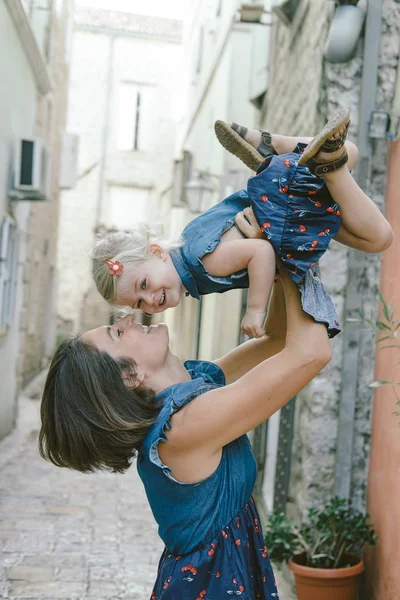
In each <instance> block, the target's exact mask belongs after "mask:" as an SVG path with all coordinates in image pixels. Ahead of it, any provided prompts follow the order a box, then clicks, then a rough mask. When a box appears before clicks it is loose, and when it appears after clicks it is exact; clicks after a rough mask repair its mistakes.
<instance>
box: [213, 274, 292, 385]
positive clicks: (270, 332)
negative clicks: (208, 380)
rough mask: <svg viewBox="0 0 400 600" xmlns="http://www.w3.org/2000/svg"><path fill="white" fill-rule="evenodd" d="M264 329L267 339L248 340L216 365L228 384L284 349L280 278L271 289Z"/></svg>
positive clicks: (284, 332) (282, 292)
mask: <svg viewBox="0 0 400 600" xmlns="http://www.w3.org/2000/svg"><path fill="white" fill-rule="evenodd" d="M264 328H265V336H264V337H262V338H258V339H252V340H249V341H247V342H245V343H244V344H241V345H240V346H238V347H237V348H234V349H233V350H231V351H230V352H228V354H225V356H222V357H221V358H219V359H218V360H216V361H214V362H215V363H216V364H217V365H218V366H219V367H221V369H222V370H223V372H224V374H225V379H226V383H228V384H229V383H233V382H234V381H236V380H237V379H239V377H242V375H244V374H245V373H247V372H248V371H250V370H251V369H253V368H254V367H256V366H257V365H258V364H260V363H261V362H263V361H264V360H266V359H267V358H270V357H271V356H274V355H275V354H278V352H280V351H281V350H283V348H284V347H285V339H286V304H285V294H284V291H283V286H282V281H281V280H280V278H278V280H277V281H276V283H275V285H274V287H273V289H272V294H271V300H270V302H269V306H268V314H267V319H266V322H265V326H264Z"/></svg>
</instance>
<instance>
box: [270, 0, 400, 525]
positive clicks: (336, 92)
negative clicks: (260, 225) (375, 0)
mask: <svg viewBox="0 0 400 600" xmlns="http://www.w3.org/2000/svg"><path fill="white" fill-rule="evenodd" d="M366 5H367V2H366V1H365V0H361V1H360V2H359V6H361V7H364V8H365V7H366ZM333 14H334V5H333V3H328V2H325V1H324V0H308V1H307V0H303V2H301V3H300V6H299V8H298V11H297V14H296V16H295V19H294V22H293V24H292V26H291V27H286V26H285V25H283V24H281V23H275V25H274V27H273V36H272V37H273V45H272V49H271V57H272V60H271V67H270V84H269V89H268V96H267V101H266V104H265V107H264V111H263V119H262V125H263V126H266V128H268V129H269V130H272V131H274V132H279V133H284V134H289V135H313V134H314V133H315V132H316V131H317V130H318V129H319V128H320V126H321V125H322V124H323V122H324V121H325V120H326V117H327V116H328V115H329V114H331V113H332V112H333V111H334V110H336V109H337V108H338V107H339V106H345V107H348V108H350V110H351V119H352V123H351V129H350V139H352V140H353V141H357V131H358V125H359V103H360V90H361V87H360V86H361V76H362V66H363V40H360V43H359V47H358V50H357V54H356V56H355V58H354V59H353V60H351V61H349V62H348V63H344V64H337V65H332V64H329V63H327V62H326V61H325V60H324V58H323V50H324V47H325V43H326V39H327V36H328V32H329V26H330V22H331V20H332V17H333ZM399 19H400V11H399V7H398V3H396V2H395V0H385V2H384V18H383V23H382V43H381V55H380V65H379V81H378V88H377V102H376V108H377V109H378V110H386V111H390V107H391V102H392V99H393V94H394V83H395V75H396V68H397V64H398V56H399V43H400V35H399ZM386 172H387V143H386V142H378V143H376V144H375V145H374V146H373V157H372V172H371V178H370V182H369V189H368V192H369V195H370V196H371V197H372V199H373V200H374V201H375V202H376V203H377V204H378V206H379V207H380V208H381V209H383V210H384V195H385V181H386ZM362 261H363V262H362V269H361V275H360V278H359V291H360V294H361V306H360V308H361V307H362V308H363V309H364V310H365V311H366V312H367V313H369V314H372V315H373V314H375V312H376V306H377V294H378V285H379V268H380V256H379V255H364V256H363V258H362ZM321 267H322V279H323V281H324V284H325V286H326V288H327V290H328V292H329V293H330V294H331V295H332V297H333V300H334V302H335V304H336V306H337V308H338V312H339V315H341V316H343V305H344V301H345V295H346V286H347V282H348V277H349V275H348V249H347V248H346V247H344V246H341V245H340V244H338V243H332V244H331V247H330V250H329V252H328V253H327V254H326V255H325V257H324V258H323V260H322V261H321ZM342 325H343V326H344V327H345V326H346V324H345V323H342ZM332 349H333V360H332V362H331V363H330V365H328V367H327V368H326V369H324V371H323V372H322V373H321V374H320V375H319V377H317V378H316V379H315V380H314V381H313V382H312V383H311V384H310V385H309V386H308V387H307V388H306V389H305V390H303V392H302V393H301V394H299V396H298V402H297V408H296V423H295V436H294V444H293V454H292V461H293V462H292V476H291V485H290V490H289V496H290V502H289V506H288V509H289V513H290V514H292V515H293V516H297V517H300V516H301V515H303V514H304V513H305V511H306V509H307V508H308V507H309V506H310V505H312V504H314V505H318V504H321V503H323V502H324V501H325V500H326V499H327V498H328V497H329V496H330V495H331V494H332V493H333V489H334V475H335V462H336V445H337V428H338V411H339V400H340V392H341V386H342V376H341V367H342V361H343V352H342V337H341V336H339V337H337V338H335V339H334V340H333V342H332ZM358 351H359V361H358V370H357V372H356V373H354V377H356V378H357V398H356V408H355V423H354V445H353V457H352V481H351V487H352V489H351V495H352V498H353V501H354V503H355V504H356V505H357V506H359V507H361V508H363V507H364V506H365V499H366V482H367V473H368V458H369V451H370V417H371V414H370V413H371V400H372V391H371V389H370V388H369V387H368V384H369V383H370V382H371V381H372V379H373V370H374V360H375V345H374V336H373V333H372V332H371V331H369V330H368V328H366V327H364V328H362V330H361V336H360V343H359V348H358Z"/></svg>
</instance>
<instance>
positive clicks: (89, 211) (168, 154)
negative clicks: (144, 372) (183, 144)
mask: <svg viewBox="0 0 400 600" xmlns="http://www.w3.org/2000/svg"><path fill="white" fill-rule="evenodd" d="M180 59H181V46H180V45H179V44H177V43H171V42H167V41H163V40H156V39H154V38H151V37H149V38H147V39H145V38H139V37H134V36H130V37H124V36H119V35H117V36H115V37H113V36H111V35H109V34H107V33H103V32H101V33H95V32H91V31H82V30H78V29H76V30H75V31H74V35H73V51H72V60H71V74H70V90H69V110H68V118H67V121H68V123H67V130H68V131H69V132H71V133H75V134H78V135H79V136H80V149H79V163H78V173H79V174H80V178H79V180H78V184H77V186H76V188H75V189H74V190H70V191H64V192H63V193H62V197H61V214H60V238H59V249H58V268H59V282H60V293H59V306H58V314H59V316H60V317H61V318H62V319H63V320H66V321H69V322H70V323H71V326H72V330H74V331H76V330H78V329H80V327H81V323H80V316H81V314H82V302H83V299H84V296H85V294H86V293H87V292H88V290H89V288H90V286H91V285H92V284H91V277H90V263H89V258H88V256H87V248H88V246H89V245H90V243H91V242H92V240H93V237H94V235H93V231H94V228H95V227H96V225H104V226H106V227H111V226H112V225H117V226H121V225H122V215H121V210H122V205H123V203H124V202H127V201H128V198H129V197H130V198H131V200H132V204H131V206H130V208H129V210H128V212H127V214H126V218H125V221H124V223H123V226H124V227H125V228H127V227H129V226H130V225H133V223H134V221H135V220H138V219H147V218H148V219H150V217H151V218H154V214H155V212H156V208H157V199H158V197H159V196H160V194H161V193H162V191H163V190H165V189H166V188H167V187H168V186H170V185H171V179H172V163H173V154H174V147H175V134H176V121H177V120H178V119H179V118H180V114H179V110H178V108H177V107H178V105H179V102H178V101H177V98H179V79H180V72H181V69H180ZM124 85H125V86H126V85H129V86H132V88H137V89H139V90H140V91H141V103H140V135H139V147H138V150H136V151H121V150H120V149H119V148H120V146H121V127H123V126H124V121H125V122H126V127H127V128H129V130H132V128H133V126H134V120H135V119H134V118H133V117H132V113H133V112H135V111H136V104H135V98H133V95H132V99H133V100H132V102H133V106H130V102H129V98H127V97H126V96H125V98H124V92H123V91H121V88H122V86H124ZM125 91H126V90H125ZM121 95H122V96H121ZM129 111H131V112H129ZM131 133H132V137H133V135H134V131H131ZM127 138H129V136H127ZM122 141H124V140H122ZM125 142H126V139H125ZM103 149H104V155H103ZM114 200H115V206H113V204H114ZM114 221H116V222H115V223H114ZM71 265H72V266H73V268H71ZM101 318H102V319H103V318H104V312H103V313H102V316H101ZM99 324H102V323H99Z"/></svg>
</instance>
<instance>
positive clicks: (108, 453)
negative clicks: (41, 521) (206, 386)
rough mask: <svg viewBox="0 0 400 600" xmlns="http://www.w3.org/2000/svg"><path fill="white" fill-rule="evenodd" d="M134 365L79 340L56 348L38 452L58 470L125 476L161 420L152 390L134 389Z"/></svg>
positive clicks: (42, 410) (63, 343)
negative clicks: (155, 424) (148, 436)
mask: <svg viewBox="0 0 400 600" xmlns="http://www.w3.org/2000/svg"><path fill="white" fill-rule="evenodd" d="M135 377H136V365H135V363H134V362H133V361H132V360H130V359H119V360H114V359H113V358H112V357H111V356H110V355H109V354H107V353H106V352H101V351H100V350H99V349H98V348H96V346H93V345H91V344H89V343H87V342H83V341H81V340H80V338H79V337H75V338H72V339H67V340H64V341H63V342H62V343H61V344H60V346H59V347H58V348H57V350H56V353H55V354H54V357H53V360H52V361H51V365H50V370H49V373H48V375H47V379H46V384H45V387H44V392H43V397H42V404H41V409H40V413H41V421H42V426H41V429H40V434H39V452H40V454H41V456H42V457H43V458H45V459H46V460H49V461H51V462H52V463H54V464H55V465H57V466H58V467H69V468H71V469H76V470H77V471H82V472H90V471H95V470H97V469H104V470H109V471H113V472H119V473H122V472H123V471H125V470H126V469H128V467H129V466H130V464H131V462H132V459H133V458H134V456H135V455H136V450H137V449H138V447H139V446H140V443H141V441H142V440H143V439H144V437H145V436H146V434H147V432H148V431H149V429H150V427H151V426H152V425H153V423H154V422H155V421H156V419H157V415H158V413H159V411H160V408H161V405H160V402H156V401H155V400H154V397H155V394H154V392H152V391H151V390H144V389H140V390H138V389H135V390H134V389H131V388H129V387H128V385H127V384H126V383H125V382H126V381H127V380H129V379H131V380H132V381H134V379H135Z"/></svg>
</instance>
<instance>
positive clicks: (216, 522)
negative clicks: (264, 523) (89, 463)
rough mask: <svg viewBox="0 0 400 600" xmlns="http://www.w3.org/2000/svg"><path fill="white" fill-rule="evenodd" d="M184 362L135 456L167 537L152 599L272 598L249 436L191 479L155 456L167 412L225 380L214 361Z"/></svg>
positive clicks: (161, 530)
mask: <svg viewBox="0 0 400 600" xmlns="http://www.w3.org/2000/svg"><path fill="white" fill-rule="evenodd" d="M185 367H186V368H187V369H188V371H189V373H190V376H191V378H192V379H191V380H190V381H188V382H184V383H179V384H176V385H172V386H170V387H169V388H167V389H166V390H164V391H163V392H161V393H160V394H158V395H157V398H156V399H157V400H158V399H162V402H163V406H162V408H161V411H160V413H159V416H158V420H157V422H156V423H155V424H154V425H153V427H152V428H151V430H150V432H149V433H148V435H147V436H146V438H145V440H144V441H143V443H142V444H141V447H140V449H139V454H138V459H137V469H138V473H139V475H140V477H141V479H142V481H143V484H144V487H145V490H146V494H147V498H148V500H149V503H150V506H151V509H152V511H153V514H154V517H155V519H156V521H157V523H158V525H159V535H160V537H161V539H162V540H163V542H164V543H165V550H164V552H163V554H162V556H161V559H160V562H159V566H158V574H157V580H156V582H155V585H154V589H153V592H152V594H151V599H152V600H216V599H218V600H221V599H222V598H230V597H236V596H238V597H240V598H241V600H254V599H261V600H276V599H277V598H278V592H277V588H276V584H275V578H274V574H273V571H272V568H271V564H270V561H269V558H268V550H267V548H266V547H265V542H264V537H263V533H262V529H261V524H260V517H259V515H258V512H257V509H256V506H255V504H254V501H253V499H252V496H251V494H252V491H253V488H254V484H255V479H256V464H255V460H254V457H253V453H252V451H251V447H250V443H249V440H248V438H247V436H246V435H243V436H241V437H239V438H238V439H237V440H234V441H233V442H231V443H229V444H227V445H226V446H225V447H224V448H223V453H222V458H221V461H220V464H219V466H218V467H217V469H216V470H215V471H214V473H212V475H210V476H209V477H207V478H206V479H203V480H200V481H199V482H197V483H190V484H185V483H181V482H179V481H177V480H176V479H174V477H173V476H172V474H171V470H170V469H169V468H168V466H167V465H164V464H163V463H162V462H161V459H160V457H159V453H158V447H159V444H160V443H162V442H165V441H166V440H167V436H168V431H169V430H170V429H171V421H170V418H171V416H172V415H173V414H174V413H175V412H177V411H178V410H179V409H180V408H181V407H182V406H184V405H185V404H187V403H188V402H191V401H192V400H194V399H195V398H197V397H198V396H199V395H201V394H204V393H205V392H208V391H210V390H212V389H215V388H217V387H220V386H222V385H225V378H224V375H223V372H222V371H221V369H220V368H219V367H218V366H217V365H215V364H214V363H209V362H205V361H188V362H186V363H185ZM193 472H194V473H195V472H196V465H195V464H194V465H193Z"/></svg>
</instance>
